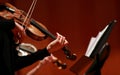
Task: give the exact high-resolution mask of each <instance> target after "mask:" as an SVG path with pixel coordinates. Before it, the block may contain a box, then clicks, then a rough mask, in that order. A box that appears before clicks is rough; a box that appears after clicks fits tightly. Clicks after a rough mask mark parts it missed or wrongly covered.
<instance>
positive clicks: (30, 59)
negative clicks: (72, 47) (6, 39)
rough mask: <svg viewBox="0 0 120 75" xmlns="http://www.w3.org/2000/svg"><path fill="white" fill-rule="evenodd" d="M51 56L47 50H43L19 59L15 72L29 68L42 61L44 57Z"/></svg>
mask: <svg viewBox="0 0 120 75" xmlns="http://www.w3.org/2000/svg"><path fill="white" fill-rule="evenodd" d="M49 55H50V53H49V52H48V50H47V49H46V48H45V49H43V50H38V51H37V52H36V53H32V54H30V55H28V56H22V57H18V59H17V60H16V66H15V70H19V69H21V68H24V67H26V66H29V65H31V64H33V63H34V62H36V61H38V60H42V59H43V58H44V57H46V56H49Z"/></svg>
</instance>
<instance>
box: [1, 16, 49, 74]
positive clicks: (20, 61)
mask: <svg viewBox="0 0 120 75" xmlns="http://www.w3.org/2000/svg"><path fill="white" fill-rule="evenodd" d="M14 27H15V23H14V20H5V19H1V18H0V75H14V72H15V71H17V70H19V69H21V68H23V67H26V66H29V65H31V64H33V63H34V62H36V61H38V60H42V59H43V58H44V57H46V56H49V55H50V53H49V52H48V51H47V50H46V49H43V50H38V51H37V52H35V53H32V54H31V55H28V56H23V57H20V56H18V53H17V50H16V47H15V46H16V45H15V42H14V39H13V33H12V31H11V30H12V29H13V28H14Z"/></svg>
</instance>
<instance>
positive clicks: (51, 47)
mask: <svg viewBox="0 0 120 75" xmlns="http://www.w3.org/2000/svg"><path fill="white" fill-rule="evenodd" d="M66 44H68V41H67V40H66V39H65V37H64V36H62V35H60V34H59V33H57V38H56V39H55V40H54V41H52V42H51V43H50V44H48V46H47V50H48V51H49V52H50V53H51V52H54V51H57V50H59V49H61V48H62V47H64V46H65V45H66Z"/></svg>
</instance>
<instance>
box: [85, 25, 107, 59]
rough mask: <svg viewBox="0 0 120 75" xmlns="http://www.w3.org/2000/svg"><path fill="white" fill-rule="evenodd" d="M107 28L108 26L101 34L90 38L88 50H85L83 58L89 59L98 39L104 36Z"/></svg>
mask: <svg viewBox="0 0 120 75" xmlns="http://www.w3.org/2000/svg"><path fill="white" fill-rule="evenodd" d="M107 28H108V25H107V26H106V27H105V28H104V29H103V30H102V31H101V32H99V33H98V35H97V36H96V37H92V38H91V40H90V42H89V45H88V48H87V51H86V53H85V56H87V57H90V55H91V54H92V52H93V50H94V48H95V46H96V45H97V43H98V41H99V40H100V38H101V37H102V35H103V34H104V32H105V31H106V29H107Z"/></svg>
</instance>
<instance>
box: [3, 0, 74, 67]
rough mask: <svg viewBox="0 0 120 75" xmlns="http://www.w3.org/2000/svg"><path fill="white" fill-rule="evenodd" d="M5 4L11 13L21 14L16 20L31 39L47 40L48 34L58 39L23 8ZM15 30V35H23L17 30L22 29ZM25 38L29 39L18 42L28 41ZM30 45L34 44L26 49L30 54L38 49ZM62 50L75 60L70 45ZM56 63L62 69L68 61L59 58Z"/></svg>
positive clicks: (67, 56) (68, 57)
mask: <svg viewBox="0 0 120 75" xmlns="http://www.w3.org/2000/svg"><path fill="white" fill-rule="evenodd" d="M34 1H35V0H34ZM34 1H33V3H32V7H31V9H32V8H34V7H35V5H34V4H35V3H36V2H34ZM5 6H6V7H5V8H6V10H7V11H8V13H10V14H12V15H14V14H16V13H17V14H19V15H17V17H15V22H16V23H17V24H20V25H21V26H23V28H24V30H25V34H26V35H27V37H29V39H30V40H32V41H37V42H39V41H41V40H45V39H46V38H47V37H48V36H49V37H51V38H52V39H56V36H54V35H53V34H52V33H51V32H49V31H48V30H47V28H46V27H45V26H44V25H43V24H42V23H40V22H38V21H36V20H34V19H33V18H31V17H30V16H28V14H26V13H25V12H24V11H23V10H19V9H17V8H16V7H14V6H13V5H11V4H9V3H5ZM31 11H33V10H31ZM29 14H30V15H31V13H29ZM14 16H15V15H14ZM26 16H27V17H26ZM2 17H4V18H6V16H2ZM8 19H9V17H8ZM25 20H26V21H25ZM13 32H14V33H15V34H16V35H15V36H16V38H19V37H21V35H19V34H18V33H17V32H20V31H18V30H17V29H14V30H13ZM22 34H24V32H22ZM26 35H25V36H26ZM18 36H19V37H18ZM17 40H18V39H17ZM25 40H27V39H21V40H18V41H17V42H18V43H19V42H23V41H24V42H26V41H25ZM35 43H36V42H35ZM36 44H38V43H36ZM27 46H28V45H27ZM29 46H30V47H31V46H32V47H31V50H26V49H25V50H26V51H27V52H28V53H29V54H30V53H33V52H35V51H36V49H35V48H34V47H33V45H29ZM21 47H22V48H25V47H24V46H21ZM35 47H36V45H35ZM38 48H39V47H38ZM62 50H63V51H64V54H65V55H66V58H67V59H70V60H75V59H76V54H74V53H72V52H71V51H70V49H69V48H68V46H64V47H63V48H62ZM54 63H55V64H56V65H57V66H58V67H61V68H62V69H65V68H66V63H62V62H61V61H60V60H57V61H55V62H54Z"/></svg>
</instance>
